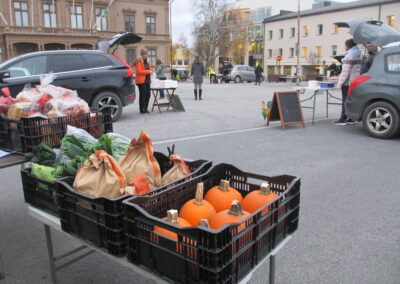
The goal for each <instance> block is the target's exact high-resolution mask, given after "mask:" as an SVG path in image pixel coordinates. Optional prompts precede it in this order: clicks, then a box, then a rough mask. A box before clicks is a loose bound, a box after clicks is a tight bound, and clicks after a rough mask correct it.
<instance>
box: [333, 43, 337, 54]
mask: <svg viewBox="0 0 400 284" xmlns="http://www.w3.org/2000/svg"><path fill="white" fill-rule="evenodd" d="M336 55H337V45H332V56H336Z"/></svg>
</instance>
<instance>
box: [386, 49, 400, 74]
mask: <svg viewBox="0 0 400 284" xmlns="http://www.w3.org/2000/svg"><path fill="white" fill-rule="evenodd" d="M386 67H387V70H388V71H389V72H400V53H398V54H391V55H388V56H387V59H386Z"/></svg>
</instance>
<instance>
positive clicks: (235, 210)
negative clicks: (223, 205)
mask: <svg viewBox="0 0 400 284" xmlns="http://www.w3.org/2000/svg"><path fill="white" fill-rule="evenodd" d="M228 214H229V215H234V216H241V215H243V210H242V205H241V204H240V202H239V201H237V200H236V199H235V200H233V201H232V205H231V208H230V209H229V212H228Z"/></svg>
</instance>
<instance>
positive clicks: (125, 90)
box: [0, 50, 136, 121]
mask: <svg viewBox="0 0 400 284" xmlns="http://www.w3.org/2000/svg"><path fill="white" fill-rule="evenodd" d="M50 72H53V73H54V74H56V75H57V77H56V79H55V80H54V82H53V84H54V85H57V86H61V87H64V88H68V89H72V90H76V91H77V92H78V95H79V97H81V98H82V99H84V100H85V101H86V102H88V104H89V105H90V106H91V107H95V108H101V107H103V106H105V105H109V106H111V107H112V109H113V111H112V118H113V120H114V121H115V120H117V119H118V118H119V117H120V116H121V113H122V108H123V107H124V106H126V105H128V104H132V103H133V102H134V101H135V98H136V95H135V86H134V83H133V72H132V69H131V67H130V66H129V65H128V64H127V63H126V62H125V61H123V60H122V59H120V58H118V57H116V56H113V55H109V54H106V53H104V52H102V51H91V50H58V51H42V52H34V53H30V54H25V55H21V56H18V57H15V58H13V59H10V60H8V61H6V62H4V63H2V64H1V65H0V89H1V88H3V87H8V88H9V90H10V92H11V94H12V96H16V95H17V94H18V93H19V92H20V91H22V90H23V89H24V86H25V84H27V83H30V84H32V85H37V84H40V79H39V77H40V76H39V75H41V74H48V73H50Z"/></svg>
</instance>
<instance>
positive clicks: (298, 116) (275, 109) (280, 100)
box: [267, 91, 305, 129]
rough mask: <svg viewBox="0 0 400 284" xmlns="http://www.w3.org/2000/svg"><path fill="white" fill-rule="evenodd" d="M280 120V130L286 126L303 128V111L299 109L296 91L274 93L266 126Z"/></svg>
mask: <svg viewBox="0 0 400 284" xmlns="http://www.w3.org/2000/svg"><path fill="white" fill-rule="evenodd" d="M275 120H280V121H281V125H282V128H283V129H285V128H286V125H293V124H301V125H303V127H305V124H304V118H303V111H302V109H301V105H300V100H299V94H298V93H297V91H288V92H275V93H274V97H273V98H272V105H271V111H270V113H269V116H268V120H267V126H269V122H270V121H275Z"/></svg>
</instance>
